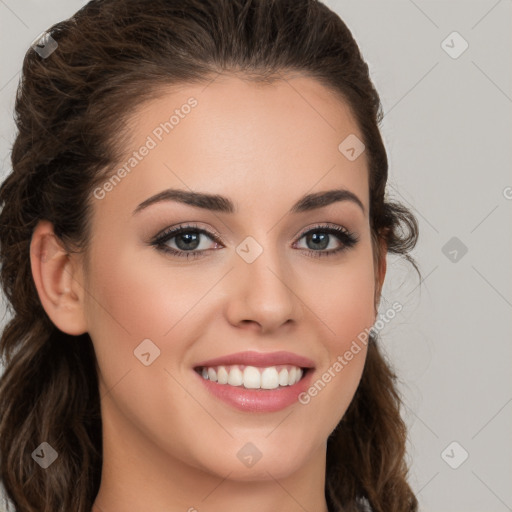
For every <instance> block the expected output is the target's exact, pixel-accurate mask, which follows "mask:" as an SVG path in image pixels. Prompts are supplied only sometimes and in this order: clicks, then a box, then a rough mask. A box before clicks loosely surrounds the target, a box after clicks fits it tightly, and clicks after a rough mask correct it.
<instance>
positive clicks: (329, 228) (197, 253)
mask: <svg viewBox="0 0 512 512" xmlns="http://www.w3.org/2000/svg"><path fill="white" fill-rule="evenodd" d="M333 235H334V236H333ZM202 238H203V239H210V240H211V241H212V242H214V244H213V245H214V247H213V248H214V249H217V248H218V245H219V244H220V243H222V239H221V237H220V235H214V234H213V233H210V232H209V231H207V230H205V229H202V228H200V227H198V226H196V225H192V224H187V225H182V226H177V227H174V228H170V229H166V230H165V231H163V232H162V233H160V234H158V235H157V236H156V237H155V238H154V239H153V241H152V242H151V245H153V246H155V247H156V248H157V249H158V250H159V251H163V252H166V253H169V254H172V255H173V256H178V257H184V258H198V257H202V256H205V255H206V253H207V252H208V250H210V249H211V247H210V248H208V243H207V242H206V243H205V244H204V245H203V246H202V247H201V242H203V240H202ZM303 238H305V239H306V244H307V246H308V247H307V248H306V251H307V253H308V255H310V256H313V257H319V256H331V255H334V254H338V253H340V252H341V251H346V250H348V249H350V248H351V247H353V246H354V245H355V244H356V243H357V242H358V238H357V237H356V235H355V234H354V233H351V232H350V231H348V230H346V229H345V228H343V227H341V226H336V225H318V226H315V227H313V228H311V229H309V230H307V231H305V232H303V233H302V234H301V236H300V237H299V240H301V239H303ZM336 239H337V241H338V247H335V248H331V249H330V250H328V247H329V245H331V243H332V242H335V241H336ZM173 245H174V246H175V247H173ZM299 249H300V247H299Z"/></svg>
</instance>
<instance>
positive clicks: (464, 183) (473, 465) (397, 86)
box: [0, 0, 512, 512]
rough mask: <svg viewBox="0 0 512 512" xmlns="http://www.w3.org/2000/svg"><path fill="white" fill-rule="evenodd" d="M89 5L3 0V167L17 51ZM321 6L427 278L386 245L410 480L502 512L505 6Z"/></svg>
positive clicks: (507, 376) (508, 204)
mask: <svg viewBox="0 0 512 512" xmlns="http://www.w3.org/2000/svg"><path fill="white" fill-rule="evenodd" d="M84 3H85V2H83V1H82V2H80V1H77V0H76V1H73V0H66V1H64V0H45V1H44V2H43V1H40V0H23V1H17V2H16V1H15V0H0V20H1V21H0V23H1V26H0V34H1V35H0V37H1V45H0V55H1V67H0V69H1V75H0V108H1V112H2V115H1V119H0V123H1V124H0V161H1V176H5V174H6V173H8V172H9V171H10V161H9V152H10V146H11V144H12V142H13V140H14V127H13V121H12V108H13V104H14V96H15V90H16V86H17V83H18V80H19V71H20V67H21V63H22V59H23V56H24V53H25V52H26V51H27V49H28V47H29V45H30V43H31V42H32V41H33V40H34V38H35V37H36V36H38V35H39V34H40V33H41V32H42V31H43V30H45V29H47V28H48V27H49V26H50V25H51V24H53V23H55V22H57V21H60V20H61V19H64V18H66V17H68V16H70V15H71V14H73V13H74V12H75V11H76V10H77V9H78V8H79V7H81V6H82V5H84ZM325 3H326V4H327V5H329V7H331V8H332V9H333V10H335V11H336V12H338V13H339V15H340V16H341V17H342V19H343V20H344V21H345V22H346V23H347V25H348V26H349V28H350V29H351V31H352V32H353V34H354V36H355V38H356V40H357V41H358V43H359V45H360V47H361V49H362V52H363V55H364V57H365V59H366V60H367V62H368V64H369V66H370V70H371V74H372V78H373V80H374V82H375V84H376V87H377V89H378V91H379V93H380V95H381V99H382V103H383V108H384V112H385V117H384V121H383V124H382V132H383V136H384V140H385V143H386V146H387V149H388V154H389V160H390V180H389V191H390V195H391V197H393V198H396V199H399V200H401V201H403V202H404V203H405V204H407V205H409V206H410V207H411V208H412V209H413V210H414V211H415V213H416V214H417V217H418V219H419V222H420V231H421V234H420V242H419V244H418V247H417V249H416V250H415V251H414V255H415V256H416V258H417V260H418V262H419V264H420V266H421V270H422V273H423V282H422V284H421V286H419V282H418V279H417V277H416V275H415V273H414V272H413V270H412V268H411V267H410V266H409V265H408V264H406V263H405V262H404V261H403V260H400V259H398V258H396V257H392V256H389V257H388V276H387V280H386V284H385V288H384V291H383V295H384V300H383V303H382V308H381V309H382V312H384V311H385V310H386V309H387V308H388V307H389V306H390V305H391V304H392V303H393V302H394V301H400V302H401V303H402V304H403V305H404V309H403V311H402V312H401V313H400V314H399V315H397V317H396V318H395V319H394V320H393V321H392V322H391V323H390V324H389V325H387V326H386V328H385V329H384V330H383V331H382V332H381V338H382V346H383V348H384V350H385V352H386V353H387V354H388V356H389V358H390V360H391V361H392V362H393V365H394V367H395V369H396V372H397V373H398V375H399V377H400V390H401V391H402V393H403V397H404V401H405V409H404V417H405V419H406V421H407V424H408V426H409V434H410V439H409V444H408V451H409V458H410V460H411V473H410V482H411V485H412V487H413V488H414V490H415V492H416V493H417V495H418V499H419V501H420V505H421V507H420V508H421V510H423V511H435V512H444V511H450V512H451V511H465V512H473V511H479V512H484V511H485V512H502V511H506V510H512V486H511V485H510V484H511V483H512V436H511V435H510V433H511V432H512V385H511V381H512V378H511V373H510V366H511V359H512V358H511V355H512V344H511V343H510V341H511V339H512V337H511V331H512V322H511V318H512V315H511V313H512V311H511V310H512V279H511V275H512V267H511V265H510V255H511V253H512V250H511V248H512V229H511V228H512V226H511V224H512V223H511V220H512V215H511V213H512V173H511V172H510V165H511V163H512V150H511V146H512V144H511V142H512V141H511V140H510V134H511V131H510V128H511V124H512V118H511V107H512V83H511V82H512V77H511V75H512V73H511V66H510V48H511V44H510V43H511V40H512V26H511V25H512V23H511V21H512V16H511V14H512V2H511V1H510V0H498V1H496V0H481V1H433V0H429V1H427V0H414V1H412V0H410V1H408V0H396V1H389V0H378V1H371V2H370V1H362V0H359V1H341V0H339V1H335V0H330V1H326V2H325ZM454 31H457V32H458V33H459V34H460V35H461V36H462V38H463V39H464V40H466V41H467V43H468V44H469V47H468V49H467V50H466V51H465V52H464V53H462V54H461V55H460V56H458V57H457V58H453V57H451V56H450V55H449V54H448V53H447V52H446V51H445V49H444V48H446V49H447V50H448V51H450V52H451V53H452V54H454V52H456V53H458V51H460V49H461V48H462V46H461V44H462V41H461V40H460V39H457V38H455V39H454V38H453V37H450V38H448V39H446V38H447V36H449V35H450V34H451V33H452V32H454ZM445 40H446V42H445V43H444V44H443V45H442V42H443V41H445ZM450 47H451V48H450ZM507 54H508V55H509V57H508V58H507V57H506V55H507ZM454 237H455V239H454ZM464 247H465V248H466V249H467V252H466V253H465V254H464ZM454 251H455V252H454ZM2 312H3V310H2ZM1 317H4V318H3V320H2V322H5V319H6V317H5V316H4V315H3V314H2V315H0V318H1ZM453 442H455V443H456V444H452V443H453ZM37 444H39V441H38V440H34V447H35V446H36V445H37ZM466 452H467V454H468V458H467V459H466V460H465V461H463V459H464V455H465V453H466ZM462 461H463V462H462Z"/></svg>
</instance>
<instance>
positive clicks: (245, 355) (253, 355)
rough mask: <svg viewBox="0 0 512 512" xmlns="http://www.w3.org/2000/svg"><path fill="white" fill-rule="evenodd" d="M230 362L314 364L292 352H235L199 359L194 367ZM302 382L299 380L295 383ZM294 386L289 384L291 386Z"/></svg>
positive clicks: (304, 366)
mask: <svg viewBox="0 0 512 512" xmlns="http://www.w3.org/2000/svg"><path fill="white" fill-rule="evenodd" d="M232 364H240V365H242V364H243V365H246V366H257V367H266V366H277V365H280V364H290V365H293V366H299V367H301V368H314V367H315V364H314V362H313V361H312V360H311V359H308V358H307V357H304V356H299V355H297V354H293V353H292V352H284V351H281V352H269V353H262V352H254V351H250V352H237V353H236V354H230V355H227V356H221V357H217V358H215V359H209V360H208V361H201V362H199V363H197V364H196V365H195V367H196V368H197V367H207V368H208V367H214V366H221V365H222V366H228V365H232ZM301 382H302V380H301V381H299V382H298V383H297V384H300V383H301ZM293 387H294V386H290V388H293Z"/></svg>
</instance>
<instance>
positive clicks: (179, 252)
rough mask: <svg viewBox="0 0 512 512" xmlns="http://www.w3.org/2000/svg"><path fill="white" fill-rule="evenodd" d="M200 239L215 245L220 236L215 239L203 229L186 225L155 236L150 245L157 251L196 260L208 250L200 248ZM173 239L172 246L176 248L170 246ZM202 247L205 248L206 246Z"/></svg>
mask: <svg viewBox="0 0 512 512" xmlns="http://www.w3.org/2000/svg"><path fill="white" fill-rule="evenodd" d="M201 238H209V239H210V240H214V241H215V242H216V243H218V242H219V241H220V236H219V237H216V236H215V235H213V234H212V233H210V232H209V231H206V230H205V229H202V228H200V227H198V226H194V225H191V224H188V225H186V226H177V227H175V228H171V229H167V230H165V231H164V232H163V233H161V234H159V235H157V236H156V238H155V239H154V240H153V242H151V245H153V246H155V247H156V248H157V249H158V250H161V251H164V252H168V253H170V254H173V255H175V256H179V257H186V258H191V257H192V258H197V257H199V256H201V255H202V254H203V253H205V252H206V251H207V250H208V247H205V246H203V247H201V242H202V240H201ZM173 239H175V241H174V242H173V244H174V245H175V246H176V248H174V247H172V246H171V244H170V242H171V240H173ZM204 245H206V246H207V245H208V244H204Z"/></svg>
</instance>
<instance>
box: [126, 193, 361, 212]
mask: <svg viewBox="0 0 512 512" xmlns="http://www.w3.org/2000/svg"><path fill="white" fill-rule="evenodd" d="M162 201H176V202H178V203H183V204H187V205H190V206H195V207H197V208H203V209H205V210H211V211H214V212H221V213H235V212H236V211H237V208H236V207H235V204H234V203H233V202H232V201H231V199H228V198H227V197H224V196H221V195H218V194H206V193H203V192H192V191H187V190H181V189H175V188H170V189H167V190H163V191H162V192H159V193H158V194H155V195H154V196H151V197H149V198H148V199H146V200H145V201H143V202H142V203H140V204H139V205H138V206H137V208H135V210H134V211H133V214H132V215H135V214H137V213H139V212H140V211H142V210H144V209H146V208H147V207H148V206H151V205H153V204H155V203H159V202H162ZM338 201H350V202H352V203H354V204H356V205H358V206H359V207H360V208H361V210H362V211H363V213H364V212H365V208H364V206H363V203H362V202H361V200H360V199H359V198H358V197H357V196H356V195H355V194H354V193H353V192H351V191H350V190H346V189H334V190H328V191H325V192H316V193H314V194H307V195H305V196H303V197H301V198H300V199H299V200H298V201H297V202H296V203H295V204H294V205H293V206H292V208H291V209H290V213H301V212H306V211H310V210H316V209H318V208H323V207H325V206H329V205H330V204H332V203H335V202H338Z"/></svg>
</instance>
